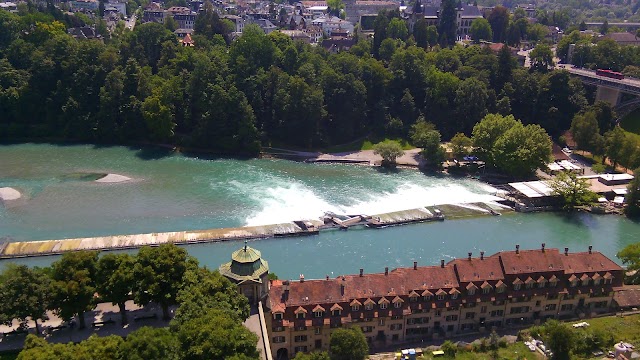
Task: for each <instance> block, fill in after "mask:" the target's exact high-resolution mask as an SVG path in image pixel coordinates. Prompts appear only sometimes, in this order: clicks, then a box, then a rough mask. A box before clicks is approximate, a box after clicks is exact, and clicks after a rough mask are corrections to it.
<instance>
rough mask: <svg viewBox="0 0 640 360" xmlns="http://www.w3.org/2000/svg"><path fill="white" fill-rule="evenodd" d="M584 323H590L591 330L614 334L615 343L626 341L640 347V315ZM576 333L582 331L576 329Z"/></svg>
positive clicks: (599, 319) (608, 317) (603, 318)
mask: <svg viewBox="0 0 640 360" xmlns="http://www.w3.org/2000/svg"><path fill="white" fill-rule="evenodd" d="M584 321H586V322H588V323H589V325H590V326H589V329H591V330H600V331H604V332H606V333H610V334H613V338H614V339H615V342H619V341H624V342H628V343H631V344H633V345H634V346H636V347H638V346H640V315H629V316H625V317H618V316H606V317H601V318H595V319H587V320H584ZM576 322H582V321H576ZM576 322H573V323H572V324H574V323H576ZM576 331H581V329H576Z"/></svg>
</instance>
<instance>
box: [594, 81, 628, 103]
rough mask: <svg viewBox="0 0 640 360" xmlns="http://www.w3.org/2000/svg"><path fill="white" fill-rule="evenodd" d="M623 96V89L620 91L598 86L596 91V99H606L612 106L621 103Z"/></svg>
mask: <svg viewBox="0 0 640 360" xmlns="http://www.w3.org/2000/svg"><path fill="white" fill-rule="evenodd" d="M621 97H622V91H620V90H619V89H613V88H610V87H606V86H598V90H597V92H596V101H599V100H602V101H606V102H608V103H609V104H611V106H614V107H615V106H616V105H618V104H619V103H620V98H621Z"/></svg>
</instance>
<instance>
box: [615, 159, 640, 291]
mask: <svg viewBox="0 0 640 360" xmlns="http://www.w3.org/2000/svg"><path fill="white" fill-rule="evenodd" d="M626 201H627V207H626V209H625V213H626V214H627V216H629V217H631V218H637V217H638V216H640V168H638V169H635V170H634V171H633V180H631V182H630V183H629V185H628V186H627V196H626ZM618 257H620V256H619V255H618ZM621 259H622V258H621ZM639 283H640V282H639Z"/></svg>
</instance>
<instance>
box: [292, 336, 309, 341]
mask: <svg viewBox="0 0 640 360" xmlns="http://www.w3.org/2000/svg"><path fill="white" fill-rule="evenodd" d="M306 341H307V335H296V336H295V337H294V338H293V342H297V343H299V342H306Z"/></svg>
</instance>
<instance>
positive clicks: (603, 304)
mask: <svg viewBox="0 0 640 360" xmlns="http://www.w3.org/2000/svg"><path fill="white" fill-rule="evenodd" d="M608 305H609V303H608V302H607V301H598V302H595V303H593V307H594V308H596V309H602V308H606V307H607V306H608Z"/></svg>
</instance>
